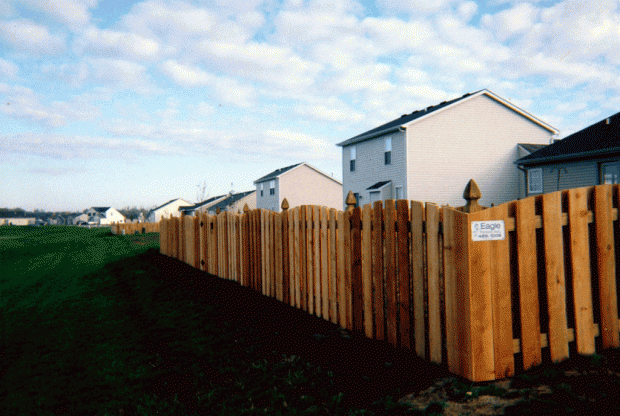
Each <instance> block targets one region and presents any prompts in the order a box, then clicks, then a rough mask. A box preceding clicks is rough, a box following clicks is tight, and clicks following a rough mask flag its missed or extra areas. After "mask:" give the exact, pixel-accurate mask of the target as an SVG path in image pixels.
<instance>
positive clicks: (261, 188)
mask: <svg viewBox="0 0 620 416" xmlns="http://www.w3.org/2000/svg"><path fill="white" fill-rule="evenodd" d="M260 196H263V184H262V182H261V184H260Z"/></svg>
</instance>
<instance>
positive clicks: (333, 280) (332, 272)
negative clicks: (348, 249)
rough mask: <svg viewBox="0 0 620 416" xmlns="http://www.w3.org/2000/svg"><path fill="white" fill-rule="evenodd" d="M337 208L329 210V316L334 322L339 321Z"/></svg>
mask: <svg viewBox="0 0 620 416" xmlns="http://www.w3.org/2000/svg"><path fill="white" fill-rule="evenodd" d="M336 224H337V223H336V209H334V208H331V209H330V210H329V231H328V232H329V257H330V259H331V262H330V265H329V318H330V321H331V322H332V323H334V324H337V323H338V289H337V287H338V285H337V282H338V267H337V264H338V263H337V258H338V257H337V253H338V251H337V246H338V245H337V244H336V238H337V231H336Z"/></svg>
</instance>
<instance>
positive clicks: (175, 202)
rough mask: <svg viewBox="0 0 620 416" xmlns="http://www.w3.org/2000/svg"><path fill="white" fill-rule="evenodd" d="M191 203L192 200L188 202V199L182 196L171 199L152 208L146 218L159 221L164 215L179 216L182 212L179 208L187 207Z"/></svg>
mask: <svg viewBox="0 0 620 416" xmlns="http://www.w3.org/2000/svg"><path fill="white" fill-rule="evenodd" d="M190 205H192V204H191V203H190V202H187V201H186V200H184V199H181V198H176V199H171V200H170V201H168V202H166V203H165V204H162V205H160V206H158V207H157V208H154V209H152V210H150V211H149V213H148V215H147V216H146V220H147V221H148V222H159V221H160V220H161V219H162V218H164V217H166V218H169V217H170V215H173V216H175V217H179V216H180V215H181V213H180V212H179V208H180V207H187V206H190Z"/></svg>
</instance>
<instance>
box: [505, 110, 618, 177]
mask: <svg viewBox="0 0 620 416" xmlns="http://www.w3.org/2000/svg"><path fill="white" fill-rule="evenodd" d="M607 120H609V124H607ZM609 154H620V113H616V114H614V115H613V116H610V117H607V118H606V119H604V120H601V121H599V122H597V123H594V124H592V125H591V126H588V127H586V128H585V129H583V130H580V131H578V132H576V133H573V134H571V135H570V136H567V137H565V138H564V139H562V140H558V141H557V142H555V143H553V144H550V145H548V146H545V147H544V148H542V149H540V150H537V151H535V152H534V153H531V154H529V155H527V156H524V157H522V158H521V159H519V160H517V161H516V162H515V164H517V165H530V164H537V163H551V162H554V161H556V160H568V159H580V158H586V157H592V156H603V155H609Z"/></svg>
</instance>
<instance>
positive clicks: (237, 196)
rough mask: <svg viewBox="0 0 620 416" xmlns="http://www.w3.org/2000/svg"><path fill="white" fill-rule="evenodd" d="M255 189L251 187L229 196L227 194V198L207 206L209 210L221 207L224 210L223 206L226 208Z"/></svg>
mask: <svg viewBox="0 0 620 416" xmlns="http://www.w3.org/2000/svg"><path fill="white" fill-rule="evenodd" d="M255 192H256V190H255V189H252V190H251V191H245V192H239V193H238V194H232V195H230V196H228V197H227V198H225V199H223V200H221V201H219V202H218V203H217V204H214V205H212V206H210V207H209V209H210V210H216V209H218V208H219V209H221V210H224V208H226V207H227V206H229V205H232V204H234V203H235V202H237V201H239V200H240V199H243V198H245V197H246V196H248V195H250V194H252V193H255Z"/></svg>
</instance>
